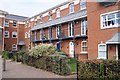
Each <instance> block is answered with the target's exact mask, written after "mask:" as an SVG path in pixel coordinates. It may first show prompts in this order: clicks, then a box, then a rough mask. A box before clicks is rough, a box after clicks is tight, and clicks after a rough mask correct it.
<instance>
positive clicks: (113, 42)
mask: <svg viewBox="0 0 120 80" xmlns="http://www.w3.org/2000/svg"><path fill="white" fill-rule="evenodd" d="M106 44H120V42H106Z"/></svg>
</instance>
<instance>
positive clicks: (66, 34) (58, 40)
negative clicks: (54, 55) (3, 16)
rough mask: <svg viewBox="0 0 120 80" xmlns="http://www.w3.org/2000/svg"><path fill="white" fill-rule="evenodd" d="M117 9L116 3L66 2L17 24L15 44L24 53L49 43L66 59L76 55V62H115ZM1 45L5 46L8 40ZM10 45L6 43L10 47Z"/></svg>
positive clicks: (119, 40)
mask: <svg viewBox="0 0 120 80" xmlns="http://www.w3.org/2000/svg"><path fill="white" fill-rule="evenodd" d="M106 1H108V0H106ZM119 6H120V3H119V1H118V0H116V1H115V2H89V1H85V0H69V1H67V2H64V3H62V4H59V5H57V6H55V7H52V8H50V9H48V10H46V11H44V12H41V13H39V14H37V15H35V16H33V17H30V18H26V19H25V20H22V21H21V22H19V23H20V24H18V25H19V28H17V31H19V32H18V33H19V34H20V35H18V38H17V40H16V42H15V43H17V45H18V48H19V49H21V47H23V46H24V48H25V49H28V50H29V49H30V48H32V47H34V46H37V45H40V44H41V43H52V44H54V45H55V46H56V48H57V49H60V50H62V51H64V52H65V53H66V54H68V55H69V57H75V55H76V54H79V58H80V59H116V60H118V59H120V31H119V29H120V10H119ZM18 21H19V20H18ZM21 34H22V35H23V36H21ZM5 41H8V43H9V40H6V39H5ZM10 41H12V40H10ZM6 43H7V42H6ZM15 43H14V44H15ZM12 44H13V43H12ZM12 44H11V42H10V46H11V45H12ZM6 47H7V49H10V47H8V46H6ZM10 50H11V49H10Z"/></svg>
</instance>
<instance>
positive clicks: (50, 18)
mask: <svg viewBox="0 0 120 80" xmlns="http://www.w3.org/2000/svg"><path fill="white" fill-rule="evenodd" d="M49 20H52V12H51V11H50V12H49Z"/></svg>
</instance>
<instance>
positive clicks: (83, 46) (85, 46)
mask: <svg viewBox="0 0 120 80" xmlns="http://www.w3.org/2000/svg"><path fill="white" fill-rule="evenodd" d="M83 43H86V45H83ZM83 48H87V50H88V43H87V41H86V40H84V41H82V42H81V52H80V54H88V51H84V49H83Z"/></svg>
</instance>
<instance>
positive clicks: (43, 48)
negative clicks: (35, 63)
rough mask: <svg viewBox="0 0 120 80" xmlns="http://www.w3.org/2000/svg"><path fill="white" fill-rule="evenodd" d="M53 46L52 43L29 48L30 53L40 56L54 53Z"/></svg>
mask: <svg viewBox="0 0 120 80" xmlns="http://www.w3.org/2000/svg"><path fill="white" fill-rule="evenodd" d="M55 50H56V49H55V46H54V45H52V44H42V45H39V46H35V47H33V48H32V49H31V50H30V55H31V56H33V57H36V58H39V57H41V56H46V55H50V54H55V52H56V51H55Z"/></svg>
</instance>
